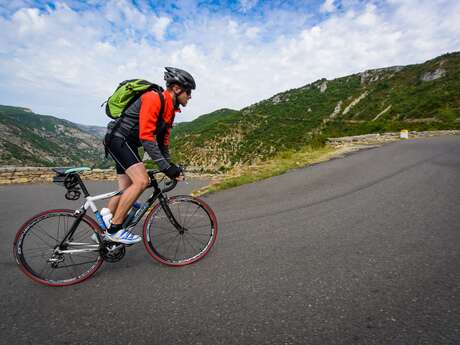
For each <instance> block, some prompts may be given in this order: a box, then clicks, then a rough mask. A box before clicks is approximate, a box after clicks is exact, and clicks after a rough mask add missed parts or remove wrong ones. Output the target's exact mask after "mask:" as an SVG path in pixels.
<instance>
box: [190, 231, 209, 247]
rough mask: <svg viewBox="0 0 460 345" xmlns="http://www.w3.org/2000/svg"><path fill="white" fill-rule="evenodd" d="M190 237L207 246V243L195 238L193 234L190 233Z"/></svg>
mask: <svg viewBox="0 0 460 345" xmlns="http://www.w3.org/2000/svg"><path fill="white" fill-rule="evenodd" d="M188 235H190V236H191V238H192V239H194V240H195V241H196V242H199V243H201V244H204V245H205V246H206V244H207V242H201V241H200V240H199V239H197V238H195V236H193V235H192V234H191V233H188Z"/></svg>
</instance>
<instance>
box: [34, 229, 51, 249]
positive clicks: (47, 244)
mask: <svg viewBox="0 0 460 345" xmlns="http://www.w3.org/2000/svg"><path fill="white" fill-rule="evenodd" d="M29 233H30V234H32V235H34V236H35V237H37V238H38V239H39V240H40V241H42V242H43V243H44V244H46V246H47V247H48V248H49V247H53V245H52V244H49V243H48V242H46V241H45V240H44V239H43V238H41V237H40V236H38V235H37V234H36V233H35V232H29Z"/></svg>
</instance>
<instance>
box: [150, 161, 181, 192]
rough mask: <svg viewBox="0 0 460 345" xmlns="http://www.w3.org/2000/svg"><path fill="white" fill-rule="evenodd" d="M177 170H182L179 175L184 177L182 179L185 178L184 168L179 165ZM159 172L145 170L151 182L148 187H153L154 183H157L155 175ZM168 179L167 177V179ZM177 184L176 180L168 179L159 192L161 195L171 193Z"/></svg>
mask: <svg viewBox="0 0 460 345" xmlns="http://www.w3.org/2000/svg"><path fill="white" fill-rule="evenodd" d="M179 168H180V169H181V170H182V173H181V175H182V176H184V178H185V167H184V166H180V165H179ZM161 172H162V171H161V170H157V169H151V170H147V174H148V175H149V177H150V181H151V184H150V186H152V187H153V186H154V183H157V181H156V179H155V175H156V174H159V173H161ZM168 179H169V177H168ZM177 182H178V180H176V179H169V181H166V182H165V185H166V188H163V189H162V190H161V191H162V192H163V193H167V192H170V191H172V190H173V189H174V188H175V187H176V185H177ZM157 185H158V183H157Z"/></svg>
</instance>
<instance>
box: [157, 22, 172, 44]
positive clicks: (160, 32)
mask: <svg viewBox="0 0 460 345" xmlns="http://www.w3.org/2000/svg"><path fill="white" fill-rule="evenodd" d="M170 23H171V19H170V18H168V17H159V18H157V19H156V20H155V23H154V24H153V33H154V34H155V37H156V38H157V39H158V40H163V38H164V35H165V33H166V29H167V27H168V25H169V24H170Z"/></svg>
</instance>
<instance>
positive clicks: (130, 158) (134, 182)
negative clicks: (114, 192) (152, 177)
mask: <svg viewBox="0 0 460 345" xmlns="http://www.w3.org/2000/svg"><path fill="white" fill-rule="evenodd" d="M106 150H107V152H108V153H109V154H110V156H111V157H112V158H113V159H114V161H115V163H116V170H117V174H118V184H119V187H120V188H121V189H123V194H122V195H121V196H117V197H116V198H112V199H111V200H110V202H109V209H110V210H111V212H112V214H113V218H112V224H114V225H119V224H122V223H123V220H124V217H125V216H126V214H127V212H128V210H129V209H130V207H131V206H132V204H133V203H134V201H135V200H136V199H133V198H135V197H138V196H139V195H140V194H141V193H142V191H143V190H144V189H145V188H146V187H147V185H148V183H149V182H148V180H149V178H148V175H147V172H146V171H145V168H144V164H143V163H142V160H141V158H140V156H139V152H138V149H137V146H136V144H135V143H132V142H130V141H129V140H126V139H123V138H120V137H113V138H112V139H111V140H110V141H109V142H108V143H107V144H106ZM134 166H136V168H133V169H131V168H132V167H134ZM138 166H139V167H140V168H139V167H138ZM128 170H130V171H131V170H133V171H134V172H133V173H131V174H130V173H127V171H128ZM137 170H139V172H137ZM144 175H145V176H144ZM138 176H139V177H138ZM145 180H147V182H145ZM120 206H121V208H120Z"/></svg>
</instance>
